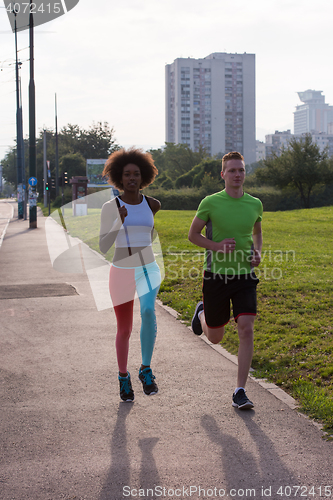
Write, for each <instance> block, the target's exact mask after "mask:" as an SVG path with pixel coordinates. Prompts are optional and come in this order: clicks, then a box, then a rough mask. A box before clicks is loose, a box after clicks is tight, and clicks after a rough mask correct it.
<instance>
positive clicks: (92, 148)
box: [2, 122, 120, 195]
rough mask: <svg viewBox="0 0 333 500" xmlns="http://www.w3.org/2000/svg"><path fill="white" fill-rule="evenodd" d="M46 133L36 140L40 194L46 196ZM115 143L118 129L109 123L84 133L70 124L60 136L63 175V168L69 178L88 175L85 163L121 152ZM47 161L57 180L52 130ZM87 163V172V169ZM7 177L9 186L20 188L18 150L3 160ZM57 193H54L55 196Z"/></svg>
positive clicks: (96, 125) (59, 150) (40, 134)
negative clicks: (18, 183)
mask: <svg viewBox="0 0 333 500" xmlns="http://www.w3.org/2000/svg"><path fill="white" fill-rule="evenodd" d="M43 138H44V131H43V130H41V131H40V132H39V136H38V137H37V138H36V169H37V181H38V184H37V191H38V192H39V193H40V195H42V193H43V178H44V172H43V162H44V141H43ZM24 144H25V150H24V153H25V170H26V171H25V178H26V179H27V178H28V177H29V141H28V140H27V139H26V140H25V141H24ZM119 148H120V146H119V145H118V144H116V142H115V139H114V129H113V128H110V127H109V125H108V123H106V122H105V123H102V122H97V124H95V123H93V125H92V126H91V127H90V128H89V129H88V130H84V129H81V128H80V127H79V125H72V124H68V125H66V126H65V127H63V128H62V130H61V131H60V132H59V134H58V155H59V167H60V169H59V170H60V171H59V175H60V173H61V171H62V170H61V165H62V166H63V165H65V164H66V167H64V171H67V172H68V175H69V176H73V175H85V173H86V168H85V160H86V159H88V158H91V159H99V158H107V157H108V156H109V155H110V154H111V153H112V152H113V151H116V150H117V149H119ZM46 159H47V160H49V161H50V170H51V176H52V177H55V175H56V173H55V134H54V132H53V131H52V130H46ZM83 162H84V168H83ZM2 165H3V177H4V179H5V180H6V181H7V182H10V183H12V184H14V185H15V186H16V185H17V173H16V148H15V147H14V148H12V149H11V150H10V151H9V152H8V153H7V154H6V156H5V158H4V159H3V160H2ZM53 194H54V193H52V195H53Z"/></svg>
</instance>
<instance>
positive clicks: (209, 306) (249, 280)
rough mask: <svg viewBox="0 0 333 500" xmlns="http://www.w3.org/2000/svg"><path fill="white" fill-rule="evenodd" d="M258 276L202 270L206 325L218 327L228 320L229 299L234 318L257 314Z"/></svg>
mask: <svg viewBox="0 0 333 500" xmlns="http://www.w3.org/2000/svg"><path fill="white" fill-rule="evenodd" d="M258 283H259V280H258V278H257V277H256V275H255V274H254V273H253V272H252V273H251V274H241V275H239V276H227V275H226V276H225V275H223V274H214V273H211V272H209V271H205V272H204V277H203V286H202V292H203V303H204V312H205V319H206V323H207V326H208V327H209V328H219V327H221V326H224V325H226V324H227V323H228V322H229V320H230V301H231V302H232V309H233V314H234V319H235V321H236V322H237V319H238V317H239V316H241V315H252V316H255V315H256V314H257V291H256V288H257V284H258Z"/></svg>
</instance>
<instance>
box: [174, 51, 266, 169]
mask: <svg viewBox="0 0 333 500" xmlns="http://www.w3.org/2000/svg"><path fill="white" fill-rule="evenodd" d="M165 86H166V142H173V143H175V144H179V143H183V144H188V146H189V147H190V148H191V149H193V150H194V151H197V150H198V149H199V147H200V146H203V147H205V148H206V150H207V151H208V153H209V154H210V155H215V154H218V153H227V152H229V151H239V152H241V153H242V154H243V155H244V158H245V161H246V163H253V162H255V161H256V139H255V55H254V54H227V53H224V52H216V53H213V54H210V55H209V56H207V57H205V58H203V59H194V58H187V59H184V58H178V59H175V61H174V62H173V63H172V64H167V65H166V84H165Z"/></svg>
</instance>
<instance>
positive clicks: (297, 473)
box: [0, 213, 333, 500]
mask: <svg viewBox="0 0 333 500" xmlns="http://www.w3.org/2000/svg"><path fill="white" fill-rule="evenodd" d="M44 224H45V219H44V218H43V217H42V216H41V214H40V213H39V214H38V228H37V229H28V225H29V223H28V221H24V220H18V219H13V220H12V221H11V223H10V224H9V226H8V228H7V231H6V235H5V238H4V241H3V244H2V247H1V248H0V276H1V282H0V297H2V298H0V318H1V331H0V367H1V368H0V383H1V395H0V398H1V399H0V404H1V438H0V439H1V447H0V449H1V451H0V454H1V464H0V498H1V500H25V499H29V500H58V499H66V500H70V499H71V500H79V499H80V500H81V499H84V500H122V499H126V498H129V499H131V500H132V499H134V498H136V499H137V498H144V499H150V500H151V499H154V500H155V499H159V498H162V499H172V500H176V499H179V498H181V499H186V498H192V499H195V500H198V499H211V498H213V499H217V498H222V497H223V496H224V497H225V498H237V499H238V498H254V497H255V498H266V497H269V498H273V499H285V498H301V496H302V497H303V498H304V496H305V494H306V493H307V494H308V495H309V494H310V496H308V498H311V499H313V498H318V499H319V498H329V495H328V494H329V489H328V488H327V489H326V490H325V486H331V491H332V492H333V485H332V483H333V476H332V446H333V443H332V442H327V441H325V440H323V438H322V432H321V431H320V430H319V429H318V428H317V427H316V426H315V425H314V424H313V423H312V422H311V421H310V420H308V419H307V418H305V417H304V416H302V415H300V414H299V413H298V412H297V411H296V410H295V409H292V408H291V407H290V406H288V405H287V404H285V403H284V402H283V401H281V400H280V399H278V398H277V397H275V395H274V394H272V393H271V392H269V391H268V390H267V389H265V388H264V387H262V386H261V385H260V384H258V383H257V382H256V381H254V380H250V381H249V383H248V392H249V394H250V396H251V399H252V400H253V401H254V402H255V405H256V406H255V410H254V411H247V412H239V411H238V410H236V409H234V408H233V407H232V406H231V394H232V391H233V389H234V384H235V378H236V370H237V367H236V365H235V363H233V362H232V361H231V360H229V359H227V358H226V357H225V356H223V355H222V354H221V352H219V351H217V350H215V349H212V347H211V346H210V345H208V344H207V343H206V342H203V340H202V338H198V337H196V336H194V335H193V334H192V333H191V332H190V330H189V329H188V328H187V327H186V326H185V325H183V324H181V323H180V322H179V321H177V320H176V319H175V318H174V316H173V315H172V314H170V313H169V312H168V311H167V310H166V309H165V308H163V307H161V306H160V305H158V306H157V316H158V338H157V343H156V350H155V353H154V357H153V365H152V366H153V369H154V372H155V374H156V379H157V382H158V385H159V389H160V390H159V393H158V394H157V395H156V396H151V397H147V396H145V395H144V394H143V393H142V388H141V384H140V382H139V381H138V379H137V372H138V368H139V365H140V350H139V345H140V343H139V323H140V321H139V311H138V309H137V306H136V308H135V322H134V331H133V335H132V338H131V344H130V362H129V370H130V372H131V374H132V378H133V385H134V390H135V395H136V399H135V402H134V403H133V404H128V403H121V402H120V401H119V394H118V381H117V367H116V354H115V348H114V340H115V330H116V323H115V317H114V313H113V312H112V310H110V309H106V310H103V311H100V312H98V311H97V309H96V305H95V301H94V299H93V296H92V292H91V288H90V285H89V281H88V280H87V276H86V275H85V274H70V273H67V274H63V273H60V272H57V271H55V270H54V269H53V268H52V266H51V263H50V259H49V254H48V250H47V245H46V238H45V230H44ZM8 285H11V288H10V290H9V288H8ZM37 285H38V287H37ZM13 286H14V288H13ZM15 287H16V288H15ZM15 289H16V293H15ZM20 289H22V290H21V291H20ZM33 290H37V291H38V293H37V292H36V293H33ZM52 290H53V292H54V293H53V294H52ZM73 291H74V292H73ZM6 297H10V298H6ZM270 389H271V390H273V392H274V387H273V388H270ZM298 486H299V487H300V489H298V490H297V488H298ZM312 487H313V488H314V489H313V490H310V488H312ZM311 492H313V493H314V495H311Z"/></svg>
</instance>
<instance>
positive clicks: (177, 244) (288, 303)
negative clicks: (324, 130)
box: [66, 207, 333, 433]
mask: <svg viewBox="0 0 333 500" xmlns="http://www.w3.org/2000/svg"><path fill="white" fill-rule="evenodd" d="M99 214H100V211H99V210H96V211H93V210H91V211H89V215H88V216H87V217H76V218H73V217H66V224H67V226H68V229H69V231H70V233H71V234H72V235H73V236H78V237H80V238H81V239H83V240H84V241H85V242H87V243H88V244H89V245H90V246H92V247H93V248H94V249H95V250H98V231H99ZM194 215H195V212H194V211H177V210H165V211H160V212H159V213H158V214H157V215H156V217H155V227H156V230H157V232H158V235H159V238H160V242H161V245H162V250H163V256H164V266H165V279H164V281H163V283H162V285H161V288H160V292H159V298H160V299H161V300H162V301H163V303H164V304H167V305H169V306H170V307H172V308H174V309H175V310H176V311H178V312H179V314H180V316H179V317H180V319H182V320H183V321H185V322H187V323H188V324H189V322H190V320H191V318H192V315H193V312H194V308H195V305H196V303H197V301H198V300H200V299H201V281H202V263H203V250H202V249H199V248H197V247H195V246H194V245H193V244H191V243H190V242H189V241H188V239H187V233H188V229H189V227H190V224H191V221H192V219H193V217H194ZM262 225H263V236H264V247H263V259H262V263H261V265H260V267H259V268H258V273H257V274H258V276H259V278H260V283H259V285H258V316H257V321H256V323H255V348H254V357H253V363H252V366H253V368H254V369H255V373H254V375H255V376H256V377H262V378H266V379H267V380H270V381H272V382H274V383H276V384H277V385H279V386H281V387H282V388H284V389H285V390H286V391H287V392H289V393H290V394H292V396H294V397H295V398H296V399H297V400H298V401H299V402H300V403H301V405H302V408H303V410H304V411H305V412H306V413H307V414H308V415H310V416H311V417H313V418H318V419H320V420H321V421H322V422H323V423H324V426H325V429H326V430H327V431H328V432H330V433H333V312H332V311H333V245H332V227H333V207H324V208H314V209H308V210H294V211H290V212H267V213H264V217H263V223H262ZM96 228H97V230H96ZM111 257H112V255H111V254H110V255H107V258H110V259H111ZM222 344H223V346H224V347H225V348H226V349H227V350H228V351H229V352H231V353H233V354H237V349H238V336H237V331H236V326H235V323H234V321H231V322H230V323H229V324H228V325H227V327H226V334H225V338H224V339H223V342H222Z"/></svg>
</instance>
